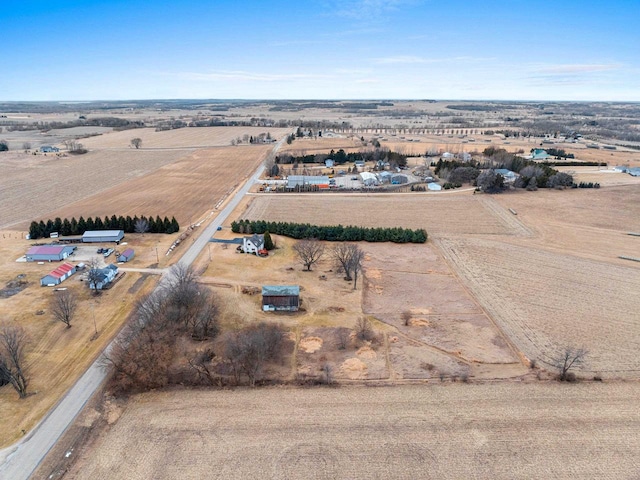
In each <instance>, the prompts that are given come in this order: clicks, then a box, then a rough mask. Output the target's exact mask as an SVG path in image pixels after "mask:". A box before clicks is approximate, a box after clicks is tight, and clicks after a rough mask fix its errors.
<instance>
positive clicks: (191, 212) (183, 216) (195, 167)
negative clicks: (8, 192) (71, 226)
mask: <svg viewBox="0 0 640 480" xmlns="http://www.w3.org/2000/svg"><path fill="white" fill-rule="evenodd" d="M272 148H273V146H271V145H264V146H250V147H245V146H239V147H220V148H212V149H202V150H197V151H195V152H193V153H191V154H190V155H188V156H185V157H183V158H181V159H180V160H179V161H177V162H173V163H171V164H168V165H165V166H163V167H162V168H160V169H158V170H156V171H154V172H152V173H150V174H148V175H145V176H142V177H138V178H135V179H132V180H130V181H127V182H121V183H118V184H117V185H115V186H113V187H111V188H110V189H108V190H106V191H103V192H101V193H100V194H97V195H93V196H90V197H86V198H83V199H82V200H78V201H76V202H74V203H72V204H69V205H65V206H64V207H63V208H60V209H57V210H55V211H53V212H49V214H48V216H49V217H51V218H54V217H56V216H59V217H61V218H64V217H72V216H75V217H76V218H77V217H79V216H80V215H83V216H84V217H85V218H86V217H87V216H96V215H98V216H101V217H104V216H105V215H109V216H111V215H114V214H115V215H131V216H133V215H160V216H161V217H164V216H165V215H167V216H169V217H171V216H175V217H176V219H177V220H178V222H179V223H180V225H182V226H186V225H188V224H189V223H190V222H195V221H196V220H197V219H198V218H199V217H200V216H202V215H204V214H206V213H207V211H210V210H214V207H215V206H216V204H217V203H218V202H220V200H222V199H223V198H225V197H226V195H228V194H229V193H230V192H231V191H233V189H234V188H235V187H236V186H238V185H239V184H240V183H241V182H242V181H243V179H245V178H246V177H248V176H249V175H250V174H251V173H253V171H254V170H255V169H256V168H257V167H258V165H259V163H260V162H261V161H262V160H263V159H264V157H265V156H266V154H267V153H268V152H269V151H271V149H272ZM118 155H119V153H118ZM105 198H108V199H109V201H108V202H106V201H105Z"/></svg>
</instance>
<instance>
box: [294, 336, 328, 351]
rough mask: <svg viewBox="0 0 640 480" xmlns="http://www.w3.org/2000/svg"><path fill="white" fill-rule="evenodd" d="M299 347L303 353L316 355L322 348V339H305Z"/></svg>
mask: <svg viewBox="0 0 640 480" xmlns="http://www.w3.org/2000/svg"><path fill="white" fill-rule="evenodd" d="M298 346H299V347H300V349H301V350H302V351H303V352H306V353H314V352H317V351H318V350H320V349H321V348H322V339H321V338H320V337H305V338H303V339H301V340H300V344H299V345H298Z"/></svg>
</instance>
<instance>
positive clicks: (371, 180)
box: [360, 172, 378, 187]
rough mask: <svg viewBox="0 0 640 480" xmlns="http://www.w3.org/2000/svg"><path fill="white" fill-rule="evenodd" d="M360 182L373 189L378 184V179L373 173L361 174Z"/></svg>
mask: <svg viewBox="0 0 640 480" xmlns="http://www.w3.org/2000/svg"><path fill="white" fill-rule="evenodd" d="M360 180H361V181H362V184H363V185H364V186H366V187H372V186H374V185H377V184H378V177H377V176H376V175H375V174H373V173H371V172H361V173H360Z"/></svg>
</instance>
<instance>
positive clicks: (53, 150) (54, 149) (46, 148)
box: [40, 145, 60, 153]
mask: <svg viewBox="0 0 640 480" xmlns="http://www.w3.org/2000/svg"><path fill="white" fill-rule="evenodd" d="M40 151H41V152H42V153H58V152H59V151H60V149H59V148H58V147H52V146H51V145H43V146H41V147H40Z"/></svg>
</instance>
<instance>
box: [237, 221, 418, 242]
mask: <svg viewBox="0 0 640 480" xmlns="http://www.w3.org/2000/svg"><path fill="white" fill-rule="evenodd" d="M231 231H232V232H234V233H247V234H252V233H258V234H263V233H265V232H269V233H274V234H276V235H283V236H285V237H291V238H295V239H298V240H299V239H303V238H316V239H318V240H326V241H329V242H360V241H365V242H394V243H425V242H426V241H427V238H428V235H427V232H426V231H425V230H423V229H417V230H411V229H409V228H400V227H393V228H367V227H355V226H346V227H344V226H342V225H333V226H322V225H311V224H309V223H290V222H267V221H264V220H238V221H234V222H231Z"/></svg>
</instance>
